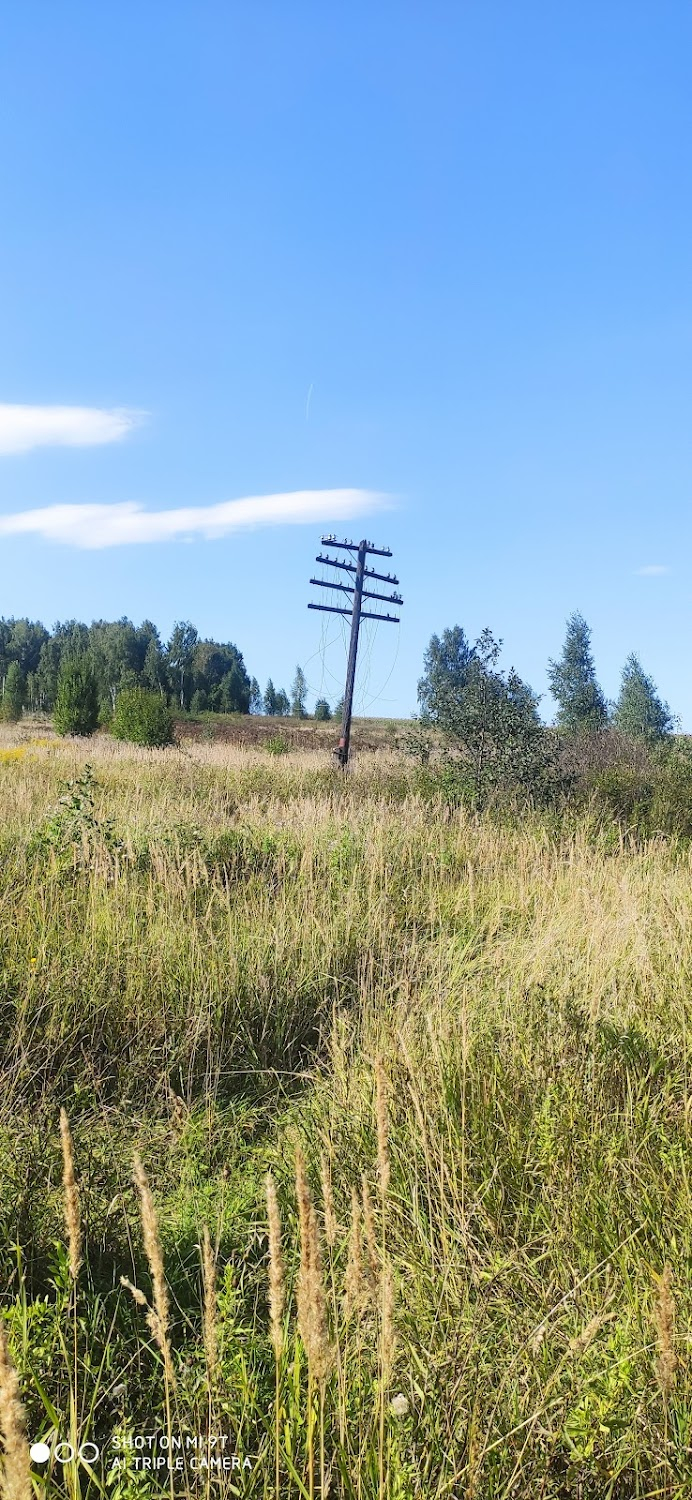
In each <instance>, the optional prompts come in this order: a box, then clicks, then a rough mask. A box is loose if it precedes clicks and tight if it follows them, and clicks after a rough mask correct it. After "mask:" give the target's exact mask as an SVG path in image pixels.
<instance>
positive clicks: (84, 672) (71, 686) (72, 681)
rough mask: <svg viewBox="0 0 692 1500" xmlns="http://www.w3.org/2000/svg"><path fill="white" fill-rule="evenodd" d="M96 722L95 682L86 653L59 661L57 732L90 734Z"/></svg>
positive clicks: (97, 710) (96, 694)
mask: <svg viewBox="0 0 692 1500" xmlns="http://www.w3.org/2000/svg"><path fill="white" fill-rule="evenodd" d="M98 722H99V694H98V683H97V681H96V676H95V673H94V669H93V667H92V665H91V662H90V661H89V658H88V656H67V657H65V658H64V660H63V661H62V662H61V663H60V671H59V673H58V687H57V692H56V696H55V707H54V709H53V724H54V726H55V729H56V731H57V733H58V734H83V735H87V734H93V732H94V730H95V729H96V728H97V727H98Z"/></svg>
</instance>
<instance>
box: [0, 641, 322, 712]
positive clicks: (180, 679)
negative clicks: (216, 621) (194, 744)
mask: <svg viewBox="0 0 692 1500" xmlns="http://www.w3.org/2000/svg"><path fill="white" fill-rule="evenodd" d="M77 661H78V662H79V663H80V672H79V674H78V675H79V676H80V680H83V682H84V684H85V691H86V692H87V694H88V696H89V699H90V701H92V700H95V701H96V703H97V705H98V714H99V717H100V719H101V721H102V722H106V721H108V720H109V719H110V718H111V717H112V715H113V713H114V711H115V706H116V702H117V699H118V696H119V694H120V693H122V692H123V691H124V690H126V689H127V690H129V689H133V688H140V689H143V690H146V691H148V692H151V693H157V694H158V695H159V696H160V697H161V698H162V699H163V700H165V701H166V702H167V703H168V704H169V706H171V707H172V708H174V709H176V710H180V711H181V712H184V713H186V712H189V713H193V714H194V713H202V712H204V711H205V710H211V711H213V712H216V713H240V714H248V713H257V714H260V713H265V714H271V715H276V716H278V717H283V716H284V715H288V714H293V715H296V716H297V717H299V718H307V717H308V710H307V695H308V686H307V682H306V679H305V676H304V673H303V672H302V670H301V668H300V667H297V668H296V674H295V677H294V680H293V683H292V686H291V692H290V695H289V694H288V693H287V692H286V691H285V690H284V689H283V688H279V689H276V688H275V687H274V684H273V682H272V680H271V678H270V679H269V682H268V683H267V687H266V689H265V692H264V693H262V691H261V689H260V687H259V684H258V682H257V679H256V678H255V677H251V676H250V674H249V672H248V670H247V667H246V665H245V662H244V660H243V655H242V652H241V651H239V649H238V647H237V646H235V645H233V643H232V642H230V641H223V642H220V641H213V640H208V639H204V638H202V637H201V636H200V635H199V633H198V631H197V629H196V628H195V626H194V625H192V624H191V623H190V622H189V621H186V620H183V621H177V622H176V624H175V625H174V627H173V630H172V632H171V635H170V638H169V639H168V640H167V641H162V640H161V637H160V634H159V631H158V630H157V627H156V626H155V625H154V624H153V623H152V621H151V620H144V621H143V623H142V624H141V625H133V623H132V621H131V620H129V619H127V618H126V617H123V618H122V619H120V620H94V621H92V623H91V625H85V624H83V623H82V622H81V621H78V620H66V621H62V622H58V624H56V625H55V626H54V627H53V630H52V631H49V630H47V629H46V627H45V625H42V624H41V623H40V621H37V620H29V619H20V620H15V619H4V618H3V619H0V701H1V704H2V713H3V717H5V718H10V719H12V718H19V716H20V714H21V712H22V710H23V709H24V708H26V709H28V711H29V712H30V713H36V712H39V713H53V711H54V709H55V705H56V702H57V700H58V695H59V687H60V679H61V671H62V672H63V674H64V672H65V671H66V670H67V664H68V663H69V664H70V668H72V665H73V664H74V663H75V662H77ZM331 716H332V711H331V709H330V707H329V704H328V703H327V702H326V700H325V699H323V698H322V699H318V700H317V703H316V704H315V717H316V718H318V719H330V718H331Z"/></svg>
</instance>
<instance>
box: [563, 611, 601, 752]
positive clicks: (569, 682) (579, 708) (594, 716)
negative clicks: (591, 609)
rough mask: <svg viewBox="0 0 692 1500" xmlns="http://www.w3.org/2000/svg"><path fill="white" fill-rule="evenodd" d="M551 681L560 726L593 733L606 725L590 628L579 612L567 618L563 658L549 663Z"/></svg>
mask: <svg viewBox="0 0 692 1500" xmlns="http://www.w3.org/2000/svg"><path fill="white" fill-rule="evenodd" d="M548 681H549V683H550V691H551V693H552V695H553V697H554V698H556V699H557V702H558V705H559V708H558V714H557V720H556V722H557V724H558V725H559V727H560V729H565V730H567V731H568V733H573V732H575V731H577V730H586V731H590V732H592V733H593V732H594V731H596V730H598V729H603V728H605V726H606V724H607V723H608V707H607V704H606V700H605V698H604V696H603V693H602V692H601V689H600V687H599V685H598V682H597V680H596V669H595V666H594V661H593V656H592V654H591V631H590V629H589V627H588V625H587V623H586V620H585V619H584V618H583V616H582V615H580V614H579V613H578V612H575V614H573V615H570V617H569V620H568V621H567V635H566V637H565V644H564V646H563V648H562V656H561V657H560V660H559V661H549V662H548Z"/></svg>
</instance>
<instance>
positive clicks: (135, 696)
mask: <svg viewBox="0 0 692 1500" xmlns="http://www.w3.org/2000/svg"><path fill="white" fill-rule="evenodd" d="M112 732H113V734H114V735H115V738H116V739H117V740H129V741H130V743H131V744H133V745H171V744H172V743H173V715H172V713H171V711H170V708H169V707H168V704H167V703H166V700H165V699H164V698H162V697H161V696H160V694H159V693H149V692H147V690H146V688H141V687H134V688H125V689H124V690H123V692H122V693H119V694H118V697H117V699H116V703H115V713H114V715H113V725H112Z"/></svg>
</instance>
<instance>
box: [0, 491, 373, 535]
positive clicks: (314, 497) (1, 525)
mask: <svg viewBox="0 0 692 1500" xmlns="http://www.w3.org/2000/svg"><path fill="white" fill-rule="evenodd" d="M389 505H391V500H390V499H389V497H388V496H387V495H383V494H380V493H378V492H377V491H375V490H294V491H292V492H291V493H289V494H285V495H250V496H248V497H247V498H245V499H242V500H224V501H222V502H221V503H220V504H218V505H200V506H192V505H191V506H184V507H180V508H179V509H177V510H145V509H144V506H142V505H139V504H138V503H137V501H135V500H126V501H123V502H121V503H120V504H116V505H46V506H43V507H42V508H41V509H39V510H25V511H19V512H16V513H15V514H14V515H10V516H0V536H20V535H26V534H33V535H35V536H40V537H43V539H44V540H45V541H49V542H63V543H66V544H68V545H71V546H73V547H83V548H90V549H93V548H98V547H118V546H122V545H124V544H125V543H133V542H135V543H139V542H169V541H175V540H176V539H178V538H180V539H182V540H183V541H189V540H191V538H192V537H193V536H203V537H206V538H208V539H211V538H214V537H222V536H228V535H229V533H231V532H234V531H240V530H247V529H249V528H252V527H257V526H300V525H304V524H305V523H306V522H313V523H319V524H321V525H325V526H326V525H329V524H330V523H331V522H332V521H352V520H354V519H355V518H356V516H365V515H369V514H371V513H372V512H373V511H375V510H384V509H386V508H388V506H389Z"/></svg>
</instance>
